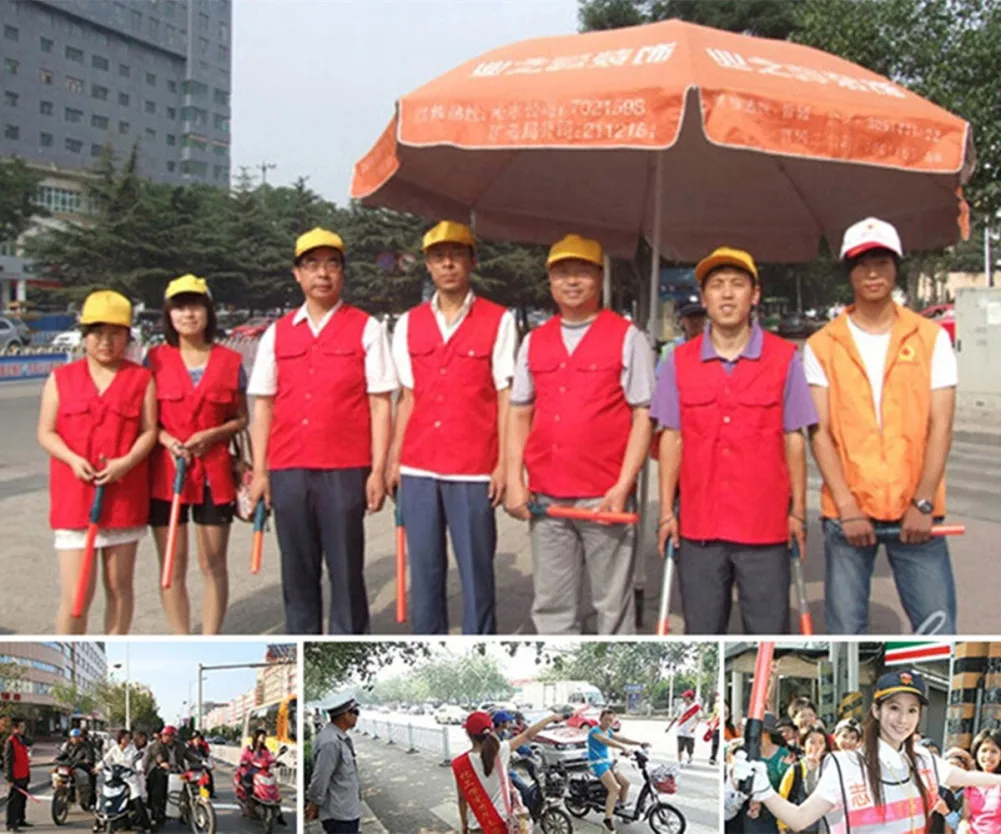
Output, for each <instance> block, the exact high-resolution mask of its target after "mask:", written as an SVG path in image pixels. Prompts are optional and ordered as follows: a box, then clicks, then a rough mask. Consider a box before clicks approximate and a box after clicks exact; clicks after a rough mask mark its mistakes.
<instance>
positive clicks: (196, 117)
mask: <svg viewBox="0 0 1001 834" xmlns="http://www.w3.org/2000/svg"><path fill="white" fill-rule="evenodd" d="M181 118H182V119H183V120H184V121H186V122H192V123H194V124H196V125H206V124H208V121H209V114H208V112H207V111H205V110H202V109H201V108H200V107H191V106H190V105H189V106H187V107H182V108H181Z"/></svg>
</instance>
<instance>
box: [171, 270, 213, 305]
mask: <svg viewBox="0 0 1001 834" xmlns="http://www.w3.org/2000/svg"><path fill="white" fill-rule="evenodd" d="M185 292H193V293H198V294H199V295H207V296H208V297H209V298H211V297H212V293H210V292H209V285H208V284H207V283H206V282H205V279H204V278H199V277H198V276H197V275H192V274H191V273H190V272H189V273H188V274H187V275H182V276H181V277H180V278H175V279H174V280H173V281H171V282H170V283H169V284H167V291H166V292H165V293H164V294H163V297H164V299H168V298H173V297H174V296H175V295H180V294H181V293H185Z"/></svg>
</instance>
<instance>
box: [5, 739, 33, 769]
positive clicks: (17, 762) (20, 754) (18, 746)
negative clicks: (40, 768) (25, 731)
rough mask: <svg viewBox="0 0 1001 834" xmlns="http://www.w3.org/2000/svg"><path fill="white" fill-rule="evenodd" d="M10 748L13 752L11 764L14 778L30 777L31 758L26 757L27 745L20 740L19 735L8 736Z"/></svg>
mask: <svg viewBox="0 0 1001 834" xmlns="http://www.w3.org/2000/svg"><path fill="white" fill-rule="evenodd" d="M10 749H11V750H12V751H13V753H14V761H13V763H12V765H11V769H12V770H13V776H14V778H15V779H29V778H30V777H31V760H30V759H29V758H28V747H27V745H26V744H25V743H24V742H23V741H21V737H20V736H14V735H12V736H10Z"/></svg>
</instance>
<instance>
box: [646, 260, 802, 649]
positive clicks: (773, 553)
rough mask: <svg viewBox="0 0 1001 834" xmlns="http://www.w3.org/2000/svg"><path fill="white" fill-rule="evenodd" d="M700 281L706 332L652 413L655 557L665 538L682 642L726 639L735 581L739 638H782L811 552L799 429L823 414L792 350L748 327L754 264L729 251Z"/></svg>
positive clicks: (681, 354) (676, 359)
mask: <svg viewBox="0 0 1001 834" xmlns="http://www.w3.org/2000/svg"><path fill="white" fill-rule="evenodd" d="M695 277H696V278H697V279H698V282H699V285H700V286H701V288H702V302H703V304H704V305H705V307H706V311H707V314H708V317H709V328H708V330H706V332H705V333H703V334H702V335H701V336H698V337H696V338H695V339H693V340H692V341H689V342H685V343H684V344H683V345H679V346H678V347H677V348H675V350H674V352H673V353H671V355H670V356H669V357H668V359H667V361H666V362H665V363H664V367H663V368H662V369H661V374H660V378H659V379H658V381H657V391H656V393H655V394H654V400H653V408H652V409H651V416H652V417H653V418H654V419H656V420H657V422H658V423H659V425H660V426H661V427H662V428H663V436H662V437H661V442H660V451H659V461H660V508H661V509H660V526H659V531H660V533H659V543H660V548H661V551H662V552H663V550H664V547H665V546H666V543H667V539H668V537H670V538H671V539H672V541H673V542H674V544H675V546H676V547H677V548H678V575H679V579H680V581H681V602H682V608H683V611H684V616H685V630H686V631H687V633H689V634H725V633H726V631H727V625H728V623H729V620H730V606H731V598H732V594H733V585H734V582H736V584H737V589H738V591H739V593H740V613H741V620H742V622H743V627H744V631H745V632H746V633H748V634H785V633H787V632H788V631H789V574H790V566H789V550H788V547H789V543H790V542H791V541H792V540H793V539H795V540H796V541H797V542H798V543H799V547H800V551H801V552H804V553H805V552H806V531H805V513H806V440H805V437H804V435H803V429H805V428H807V427H808V426H811V425H813V424H814V423H816V421H817V415H816V411H815V409H814V406H813V402H812V400H811V399H810V391H809V388H808V387H807V384H806V378H805V377H804V375H803V367H802V364H801V363H800V360H799V357H798V355H797V353H796V347H795V346H794V345H793V344H791V343H790V342H787V341H785V340H784V339H780V338H779V337H778V336H773V335H772V334H771V333H766V332H765V331H764V330H762V328H761V326H760V325H759V324H758V323H757V322H755V321H754V320H753V318H752V309H753V307H754V305H755V304H757V302H758V300H759V298H760V296H761V287H760V283H759V278H758V268H757V266H756V265H755V263H754V259H753V258H752V257H751V255H750V254H749V253H747V252H744V251H743V250H740V249H731V248H729V247H726V246H722V247H720V248H718V249H716V250H715V251H714V252H712V253H711V254H710V255H709V256H707V257H705V258H703V259H702V260H701V261H700V262H699V263H698V265H697V266H696V267H695ZM679 486H680V496H681V501H680V505H681V506H680V517H678V516H676V515H675V513H674V505H675V504H674V502H675V498H676V497H677V496H678V494H679Z"/></svg>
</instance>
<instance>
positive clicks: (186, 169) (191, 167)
mask: <svg viewBox="0 0 1001 834" xmlns="http://www.w3.org/2000/svg"><path fill="white" fill-rule="evenodd" d="M208 170H209V164H208V163H207V162H196V161H195V160H193V159H185V160H184V161H183V162H182V163H181V173H182V174H189V175H190V174H194V175H195V176H198V177H204V176H205V175H206V174H207V173H208Z"/></svg>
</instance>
